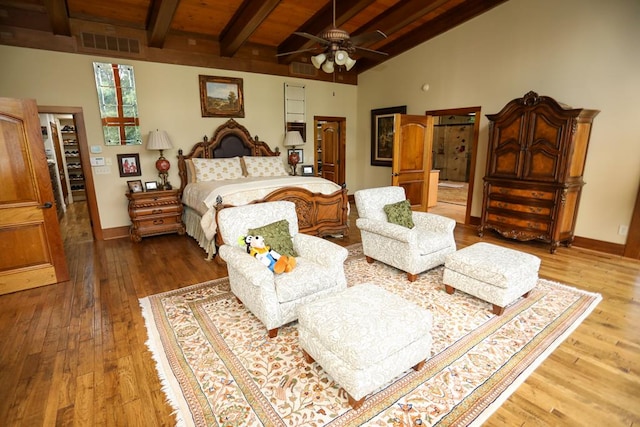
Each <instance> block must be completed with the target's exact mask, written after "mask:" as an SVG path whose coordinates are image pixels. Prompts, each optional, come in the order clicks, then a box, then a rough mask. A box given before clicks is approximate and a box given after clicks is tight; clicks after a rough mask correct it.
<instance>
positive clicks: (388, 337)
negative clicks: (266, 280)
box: [298, 283, 432, 409]
mask: <svg viewBox="0 0 640 427" xmlns="http://www.w3.org/2000/svg"><path fill="white" fill-rule="evenodd" d="M431 325H432V316H431V313H430V312H429V311H427V310H425V309H423V308H421V307H418V306H417V305H415V304H413V303H412V302H409V301H407V300H405V299H403V298H402V297H400V296H398V295H395V294H392V293H390V292H387V291H385V290H384V289H382V288H380V287H378V286H376V285H373V284H368V283H367V284H362V285H357V286H353V287H350V288H347V289H346V290H344V291H342V292H338V293H336V294H332V295H329V296H326V297H323V298H321V299H319V300H316V301H313V302H311V303H308V304H304V305H303V306H301V307H299V308H298V336H299V340H300V346H301V347H302V349H303V352H304V356H305V360H306V361H307V362H308V363H313V362H314V361H316V362H318V364H319V365H320V366H322V368H323V369H324V370H325V371H326V372H327V373H328V374H329V375H330V376H331V377H332V378H333V379H334V380H335V381H336V382H337V383H338V384H340V385H341V386H342V387H343V388H344V389H345V390H346V392H347V393H348V399H349V404H350V405H351V406H352V407H353V408H354V409H357V408H358V407H359V406H360V405H362V403H363V402H364V400H365V398H366V396H367V395H368V394H369V393H371V392H373V391H375V390H377V389H378V388H380V387H381V386H383V385H385V384H386V383H388V382H389V381H391V380H393V379H394V378H396V377H397V376H398V375H400V374H402V373H403V372H405V371H406V370H408V369H409V368H411V367H413V368H414V369H415V370H419V369H420V368H422V366H423V365H424V362H425V359H427V358H429V357H430V356H431V333H430V332H431Z"/></svg>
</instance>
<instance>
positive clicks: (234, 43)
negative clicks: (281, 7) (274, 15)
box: [220, 0, 280, 57]
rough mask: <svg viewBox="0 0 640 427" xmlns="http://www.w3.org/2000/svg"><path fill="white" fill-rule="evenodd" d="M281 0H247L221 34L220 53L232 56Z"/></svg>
mask: <svg viewBox="0 0 640 427" xmlns="http://www.w3.org/2000/svg"><path fill="white" fill-rule="evenodd" d="M279 3H280V0H245V1H244V2H243V3H242V5H241V6H240V7H239V8H238V10H237V11H236V13H235V14H234V15H233V17H232V18H231V20H230V21H229V23H228V24H227V26H226V27H225V28H224V30H222V33H221V34H220V55H221V56H227V57H232V56H233V55H235V53H236V52H237V51H238V49H240V47H241V46H242V45H243V44H244V43H245V42H246V41H247V39H248V38H249V37H251V34H253V32H254V31H255V30H256V29H258V27H259V26H260V24H262V22H263V21H264V20H265V19H267V17H268V16H269V14H270V13H271V12H272V11H273V9H275V8H276V6H278V4H279Z"/></svg>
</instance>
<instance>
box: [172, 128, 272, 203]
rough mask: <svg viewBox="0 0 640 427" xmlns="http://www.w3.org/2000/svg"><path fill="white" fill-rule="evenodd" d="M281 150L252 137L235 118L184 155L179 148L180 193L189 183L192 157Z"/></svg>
mask: <svg viewBox="0 0 640 427" xmlns="http://www.w3.org/2000/svg"><path fill="white" fill-rule="evenodd" d="M279 155H280V150H279V149H278V147H276V149H275V151H273V150H271V148H270V147H269V146H268V145H267V143H265V142H263V141H260V140H259V139H258V137H257V136H256V137H253V138H252V137H251V134H250V133H249V131H248V130H247V129H246V128H245V127H244V126H242V125H241V124H240V123H238V122H236V121H235V120H233V119H229V120H228V121H227V122H225V123H223V124H222V125H220V126H219V127H218V128H217V129H216V130H215V132H214V133H213V137H212V138H211V139H208V138H207V136H206V135H205V136H204V138H203V140H202V141H200V142H198V143H196V144H195V145H194V146H193V147H192V148H191V151H189V154H187V155H184V153H183V151H182V149H180V150H178V174H179V176H180V193H182V190H184V187H185V186H186V185H187V183H188V178H187V176H188V174H187V167H188V166H187V162H186V161H187V160H189V159H192V158H204V159H219V158H228V157H236V156H279Z"/></svg>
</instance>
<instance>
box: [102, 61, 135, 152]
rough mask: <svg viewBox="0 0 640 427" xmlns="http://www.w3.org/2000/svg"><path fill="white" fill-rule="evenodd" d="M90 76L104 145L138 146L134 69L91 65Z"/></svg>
mask: <svg viewBox="0 0 640 427" xmlns="http://www.w3.org/2000/svg"><path fill="white" fill-rule="evenodd" d="M93 72H94V75H95V78H96V89H97V90H98V103H99V105H100V117H101V118H102V130H103V133H104V143H105V145H141V144H142V137H141V135H140V123H139V120H138V99H137V96H136V82H135V79H134V76H133V67H132V66H131V65H119V64H107V63H101V62H94V63H93Z"/></svg>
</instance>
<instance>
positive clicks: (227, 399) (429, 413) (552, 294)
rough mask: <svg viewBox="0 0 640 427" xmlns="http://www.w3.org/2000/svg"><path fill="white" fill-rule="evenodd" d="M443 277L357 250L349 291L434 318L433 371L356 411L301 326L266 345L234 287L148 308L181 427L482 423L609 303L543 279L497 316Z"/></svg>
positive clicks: (147, 303) (203, 290) (200, 287)
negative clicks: (385, 298) (377, 293)
mask: <svg viewBox="0 0 640 427" xmlns="http://www.w3.org/2000/svg"><path fill="white" fill-rule="evenodd" d="M442 272H443V269H442V267H440V268H436V269H434V270H431V271H429V272H426V273H423V274H421V275H419V278H418V280H417V281H416V282H413V283H409V282H408V281H407V280H406V275H405V273H403V272H401V271H399V270H396V269H394V268H392V267H389V266H386V265H384V264H382V263H379V262H375V263H373V264H367V262H366V260H365V259H364V256H363V255H362V249H361V245H354V246H351V247H349V258H348V259H347V261H346V263H345V273H346V275H347V280H348V283H349V286H357V284H359V283H365V282H372V283H376V284H378V285H379V286H382V287H384V288H385V289H387V290H389V291H392V292H395V293H398V294H399V295H401V296H403V297H404V298H406V299H409V300H411V301H413V302H415V303H417V304H419V305H421V306H422V307H424V308H426V309H428V310H430V311H431V312H432V314H433V317H434V327H433V330H432V336H433V347H432V355H431V358H430V359H428V360H427V363H426V364H425V366H424V367H423V368H422V369H421V370H419V371H414V370H408V371H407V372H405V373H404V374H402V375H401V376H399V377H398V378H397V379H396V380H394V381H392V382H391V383H390V384H387V385H385V386H383V387H382V388H381V389H380V390H378V391H377V392H375V393H373V394H372V395H370V396H369V397H368V398H367V400H366V401H365V403H364V404H363V405H362V406H361V407H360V408H359V409H358V410H352V409H351V407H350V406H349V405H348V403H347V396H346V394H345V392H344V390H343V389H341V388H340V386H339V385H337V384H336V383H335V382H334V381H333V380H332V379H331V378H330V377H328V376H327V374H325V373H324V371H323V369H322V367H320V366H319V365H318V364H317V363H313V364H307V363H306V362H305V361H304V358H303V355H302V351H301V349H300V348H299V346H298V340H297V328H296V325H297V324H296V322H293V323H292V324H289V325H286V326H285V327H283V328H282V329H281V330H280V332H279V334H278V336H277V337H276V338H274V339H269V338H268V337H267V334H266V330H265V328H264V326H263V325H262V324H261V323H260V322H259V321H258V320H257V319H256V318H255V317H254V316H253V315H252V314H251V313H250V312H248V311H247V310H246V309H245V308H244V307H243V306H242V305H241V304H240V303H238V302H237V300H236V299H235V297H234V296H233V295H232V294H231V293H230V291H229V283H228V280H227V279H226V278H223V279H217V280H213V281H210V282H206V283H201V284H197V285H193V286H190V287H187V288H183V289H177V290H175V291H171V292H166V293H162V294H158V295H152V296H150V297H147V298H143V299H141V300H140V304H141V306H142V312H143V316H144V318H145V321H146V324H147V331H148V334H149V340H148V346H149V349H150V350H151V352H152V353H153V357H154V359H155V361H156V363H157V370H158V373H159V376H160V379H161V381H162V383H163V388H164V391H165V393H166V395H167V399H168V401H169V402H170V404H171V405H172V406H173V407H174V409H175V414H176V419H177V425H197V426H310V427H313V426H359V425H371V426H415V425H422V426H433V425H446V426H454V425H459V426H466V425H480V423H482V421H484V420H486V418H488V416H489V415H490V414H491V413H492V412H493V411H494V410H495V409H496V408H497V407H499V406H500V404H501V403H502V402H504V400H505V399H506V398H507V397H508V396H509V395H510V394H511V393H512V392H513V391H514V390H515V389H516V388H517V387H518V385H519V384H521V383H522V381H524V379H525V378H526V377H527V376H528V375H529V374H530V373H531V372H532V371H533V370H534V369H535V368H536V367H537V366H538V365H539V364H540V363H541V362H542V360H544V359H545V358H546V356H547V355H548V354H549V353H550V352H551V351H553V349H555V348H556V347H557V346H558V345H559V344H560V343H561V342H562V341H563V340H564V339H565V338H566V337H567V336H568V335H569V334H570V333H571V332H572V331H573V330H574V329H575V328H576V327H577V326H578V325H579V324H580V322H581V321H582V320H583V319H584V318H585V317H586V316H588V314H589V313H590V312H591V311H592V310H593V308H594V307H595V306H596V305H597V304H598V302H599V301H600V300H601V296H600V295H598V294H593V293H588V292H585V291H581V290H578V289H575V288H571V287H568V286H565V285H561V284H558V283H554V282H550V281H548V280H542V279H541V280H540V281H539V282H538V285H537V286H536V288H535V289H534V290H533V291H532V292H531V294H530V296H529V297H528V298H521V299H519V300H518V301H516V302H515V303H514V304H513V305H511V306H509V307H508V308H507V309H506V310H505V313H504V314H503V315H502V316H494V315H493V314H491V306H490V304H488V303H486V302H483V301H480V300H478V299H476V298H474V297H472V296H470V295H467V294H464V293H462V292H456V293H455V294H454V295H449V294H447V293H446V292H445V291H444V287H443V285H442ZM372 315H375V313H373V314H372Z"/></svg>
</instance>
